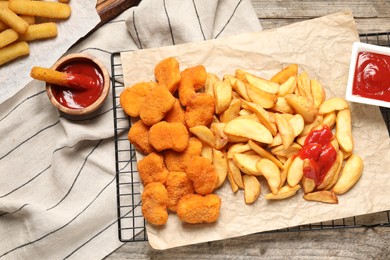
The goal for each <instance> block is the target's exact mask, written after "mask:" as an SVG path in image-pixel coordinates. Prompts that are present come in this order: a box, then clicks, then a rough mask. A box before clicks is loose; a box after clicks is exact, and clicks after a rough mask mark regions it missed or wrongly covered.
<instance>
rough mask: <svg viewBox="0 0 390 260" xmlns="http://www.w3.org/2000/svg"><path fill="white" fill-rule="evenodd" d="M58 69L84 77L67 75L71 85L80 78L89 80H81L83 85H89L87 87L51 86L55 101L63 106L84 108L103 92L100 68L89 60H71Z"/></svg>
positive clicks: (77, 82)
mask: <svg viewBox="0 0 390 260" xmlns="http://www.w3.org/2000/svg"><path fill="white" fill-rule="evenodd" d="M58 70H59V71H62V72H65V73H70V74H79V75H84V76H86V77H83V78H80V77H68V78H67V81H69V83H70V84H72V85H80V82H79V81H80V79H82V80H90V82H81V84H82V85H84V86H91V87H89V88H88V89H85V88H84V89H80V90H77V89H71V88H66V87H63V86H57V85H56V86H53V87H52V93H53V96H54V97H55V98H56V99H57V101H58V102H59V103H60V104H62V105H63V106H65V107H68V108H71V109H80V108H85V107H88V106H90V105H91V104H93V103H94V102H95V101H96V100H97V99H98V98H99V97H100V95H101V94H102V92H103V75H102V73H101V71H100V69H99V68H98V67H97V66H96V65H95V64H94V63H93V62H89V61H72V62H69V63H66V64H65V65H64V66H63V67H61V68H59V69H58Z"/></svg>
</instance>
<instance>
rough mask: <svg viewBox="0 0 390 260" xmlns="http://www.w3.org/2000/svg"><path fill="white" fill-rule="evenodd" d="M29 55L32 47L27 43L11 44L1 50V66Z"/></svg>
mask: <svg viewBox="0 0 390 260" xmlns="http://www.w3.org/2000/svg"><path fill="white" fill-rule="evenodd" d="M29 53H30V47H29V46H28V44H27V42H16V43H11V44H9V45H7V46H5V47H3V48H1V49H0V66H1V65H3V64H5V63H7V62H9V61H12V60H14V59H16V58H18V57H21V56H25V55H28V54H29Z"/></svg>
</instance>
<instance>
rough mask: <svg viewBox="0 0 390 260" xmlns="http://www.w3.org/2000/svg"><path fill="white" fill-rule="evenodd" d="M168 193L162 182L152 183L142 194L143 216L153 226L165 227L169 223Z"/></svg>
mask: <svg viewBox="0 0 390 260" xmlns="http://www.w3.org/2000/svg"><path fill="white" fill-rule="evenodd" d="M167 204H168V192H167V189H166V188H165V186H164V185H163V184H162V183H160V182H152V183H149V184H148V185H146V186H145V189H144V191H143V192H142V207H141V209H142V215H143V216H144V218H145V219H146V220H147V221H148V222H149V223H150V224H153V225H164V224H165V223H167V221H168V210H167Z"/></svg>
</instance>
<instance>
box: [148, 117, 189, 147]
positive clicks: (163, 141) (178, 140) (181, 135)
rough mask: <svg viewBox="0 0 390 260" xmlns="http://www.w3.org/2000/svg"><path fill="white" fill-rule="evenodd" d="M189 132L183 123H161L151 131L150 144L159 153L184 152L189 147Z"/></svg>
mask: <svg viewBox="0 0 390 260" xmlns="http://www.w3.org/2000/svg"><path fill="white" fill-rule="evenodd" d="M188 138H189V134H188V130H187V128H186V126H185V125H184V124H182V123H168V122H166V121H161V122H159V123H157V124H154V125H153V126H152V127H151V128H150V130H149V143H150V144H151V145H152V146H153V147H154V149H156V150H157V151H159V152H160V151H163V150H167V149H172V150H174V151H176V152H182V151H184V149H186V148H187V145H188Z"/></svg>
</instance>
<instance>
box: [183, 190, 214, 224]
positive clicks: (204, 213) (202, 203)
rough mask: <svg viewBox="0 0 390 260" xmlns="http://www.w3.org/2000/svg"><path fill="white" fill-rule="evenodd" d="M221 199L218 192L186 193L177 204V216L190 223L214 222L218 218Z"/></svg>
mask: <svg viewBox="0 0 390 260" xmlns="http://www.w3.org/2000/svg"><path fill="white" fill-rule="evenodd" d="M220 208H221V199H220V198H219V197H218V195H216V194H209V195H206V196H201V195H199V194H188V195H184V196H183V197H182V198H181V199H180V200H179V203H178V205H177V216H178V217H179V219H180V220H181V221H183V222H186V223H190V224H199V223H213V222H215V221H217V220H218V217H219V211H220Z"/></svg>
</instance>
